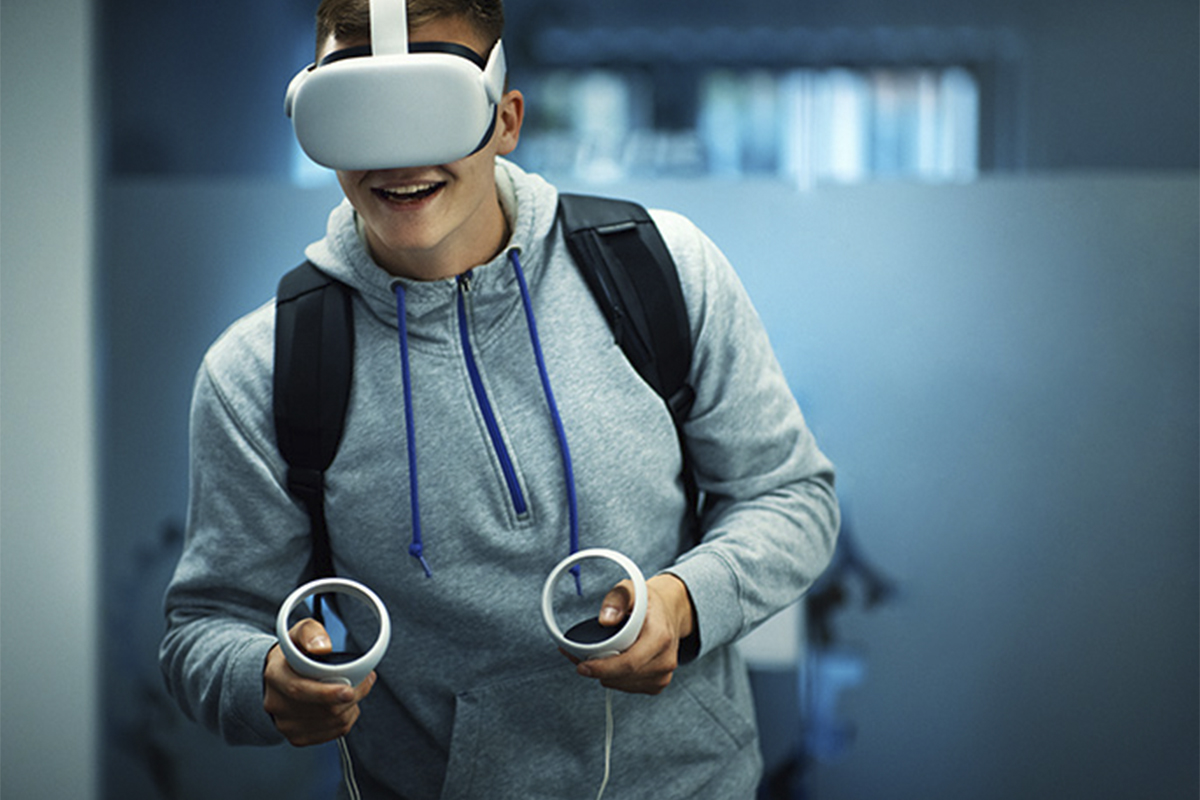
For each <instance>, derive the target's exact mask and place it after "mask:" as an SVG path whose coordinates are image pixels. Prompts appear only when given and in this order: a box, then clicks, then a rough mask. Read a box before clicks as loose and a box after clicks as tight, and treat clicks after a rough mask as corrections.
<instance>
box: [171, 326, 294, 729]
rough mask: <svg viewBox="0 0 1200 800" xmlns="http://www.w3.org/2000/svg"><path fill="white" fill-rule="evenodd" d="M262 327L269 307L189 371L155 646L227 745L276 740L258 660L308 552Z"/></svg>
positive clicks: (178, 691)
mask: <svg viewBox="0 0 1200 800" xmlns="http://www.w3.org/2000/svg"><path fill="white" fill-rule="evenodd" d="M273 325H274V317H273V315H272V314H271V313H270V308H269V307H266V308H264V309H260V311H259V312H256V314H254V315H251V316H250V317H248V318H247V319H246V320H243V321H242V322H240V323H237V324H235V326H234V327H233V328H231V329H230V331H229V332H227V333H226V334H225V335H224V336H222V338H221V339H220V340H218V342H217V343H216V344H214V346H213V348H212V349H210V351H209V353H208V354H207V355H206V357H205V359H204V362H203V364H202V366H201V368H200V371H199V373H198V375H197V378H196V383H195V388H194V394H193V399H192V410H191V418H190V449H191V470H190V480H191V493H190V499H189V506H188V522H187V533H186V538H185V541H184V550H183V554H182V556H181V558H180V561H179V564H178V567H177V568H176V571H175V575H174V577H173V578H172V580H171V583H170V585H169V586H168V588H167V593H166V599H165V611H166V617H167V631H166V634H165V636H164V638H163V642H162V645H161V647H160V650H159V662H160V666H161V668H162V671H163V676H164V678H165V680H166V684H167V688H168V690H169V691H170V693H171V695H172V696H173V697H174V698H175V700H176V701H177V702H178V703H179V705H180V707H181V708H182V709H183V711H184V713H186V714H187V715H188V716H189V717H190V718H191V719H193V720H196V721H198V722H201V723H203V724H204V725H205V727H207V728H209V729H210V730H212V731H214V732H216V733H218V734H219V735H220V736H221V737H222V738H223V739H225V741H227V742H229V743H230V744H264V745H266V744H275V743H278V742H281V741H283V738H282V736H281V735H280V734H279V733H278V731H276V729H275V726H274V724H273V722H272V721H271V719H270V717H269V715H268V714H267V713H266V712H265V711H264V710H263V707H262V703H263V667H264V665H265V660H266V656H267V653H268V651H269V650H270V649H271V647H272V646H273V645H274V644H275V636H274V633H273V631H274V622H275V615H276V613H277V610H278V606H279V604H280V603H281V602H282V601H283V599H284V598H285V597H286V596H287V594H288V593H289V592H290V591H291V590H292V589H293V588H294V587H295V586H296V584H297V581H298V579H299V578H300V576H301V575H302V574H303V570H304V569H305V568H306V566H307V560H308V550H307V538H306V537H307V520H306V518H305V517H304V514H303V512H302V511H301V510H300V509H299V507H298V506H296V505H295V504H294V503H293V502H292V501H291V499H290V497H289V496H288V495H287V491H286V488H285V487H284V486H283V485H282V483H281V476H282V474H283V467H282V462H281V459H280V458H279V456H278V453H277V452H274V445H273V444H271V442H272V441H273V440H272V439H271V431H272V428H271V427H270V416H269V415H270V391H269V382H270V374H271V372H270V366H271V364H270V361H269V360H267V361H266V362H265V364H264V359H270V358H272V357H273V356H272V355H271V348H272V345H271V342H272V341H273V339H271V336H272V334H271V332H270V331H271V330H272V329H273ZM256 334H257V335H256ZM264 336H265V337H266V341H265V342H264V341H263V337H264Z"/></svg>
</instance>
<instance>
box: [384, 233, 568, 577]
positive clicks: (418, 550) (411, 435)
mask: <svg viewBox="0 0 1200 800" xmlns="http://www.w3.org/2000/svg"><path fill="white" fill-rule="evenodd" d="M508 256H509V261H510V262H511V263H512V266H513V272H514V273H515V274H516V276H517V285H518V286H519V287H520V290H521V303H522V305H523V306H524V308H525V320H526V322H527V323H528V327H529V340H530V342H531V343H532V345H533V355H534V358H535V359H536V361H537V367H538V376H539V377H540V378H541V381H542V392H543V394H545V396H546V405H547V406H549V408H550V417H551V419H552V420H553V422H554V433H555V435H557V437H558V448H559V451H560V453H561V454H562V464H563V473H564V478H565V481H566V484H567V514H568V519H569V526H570V544H571V553H575V552H577V551H578V550H579V503H578V501H577V499H576V495H575V471H574V469H573V468H572V466H571V448H570V446H569V445H568V444H567V431H566V428H564V427H563V422H562V416H561V415H560V414H559V412H558V403H557V402H556V401H555V400H554V390H553V389H552V388H551V387H550V375H549V373H548V372H547V371H546V359H545V356H544V355H543V353H542V343H541V340H540V338H539V337H538V332H537V320H536V319H535V318H534V316H533V303H532V301H531V300H530V297H529V286H528V285H527V284H526V282H525V273H524V271H523V270H522V269H521V259H520V258H519V256H518V255H517V251H516V250H510V251H509V253H508ZM393 291H395V293H396V316H397V318H398V320H399V325H398V327H399V334H400V361H401V376H402V378H403V382H404V425H405V431H406V434H407V436H406V438H407V446H408V485H409V498H410V500H409V503H410V505H411V507H412V543H411V544H409V546H408V554H409V555H411V556H412V557H413V558H415V559H417V561H419V562H420V563H421V568H422V569H424V570H425V575H426V577H433V570H431V569H430V568H429V563H428V562H427V561H426V560H425V554H424V545H423V543H422V541H421V506H420V503H419V502H418V499H417V444H416V426H415V424H414V423H413V408H412V379H411V375H410V372H409V364H408V323H407V313H406V307H405V292H404V286H403V284H401V283H400V282H399V281H397V282H396V283H395V284H394V287H393ZM571 574H572V575H574V576H575V591H576V592H578V593H579V595H580V596H582V595H583V586H582V584H581V582H580V572H579V565H578V564H576V565H575V566H574V567H572V568H571Z"/></svg>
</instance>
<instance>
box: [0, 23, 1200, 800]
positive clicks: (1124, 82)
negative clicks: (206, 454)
mask: <svg viewBox="0 0 1200 800" xmlns="http://www.w3.org/2000/svg"><path fill="white" fill-rule="evenodd" d="M315 5H316V3H315V0H304V1H302V0H255V2H254V3H245V2H237V1H236V0H211V1H210V2H207V3H163V2H155V3H152V2H145V0H42V1H41V2H32V1H31V0H3V3H2V5H0V12H2V17H0V37H2V38H0V102H2V113H0V125H2V128H0V167H2V175H0V177H2V186H0V211H2V218H0V268H2V273H0V275H2V280H3V282H2V284H0V326H2V328H0V331H2V335H0V370H2V373H0V375H2V385H0V388H2V394H0V412H2V416H0V479H2V483H0V489H2V495H0V612H2V614H3V618H2V627H0V634H2V639H0V657H2V661H0V704H2V714H0V746H2V751H0V765H2V768H0V782H2V783H0V793H2V794H4V795H5V796H7V797H10V798H14V800H15V799H16V798H25V797H31V798H32V797H37V798H72V800H74V799H76V798H82V799H83V800H90V799H91V798H162V799H163V800H173V799H174V798H211V797H215V796H222V797H225V798H228V799H229V800H235V799H237V798H258V797H263V796H267V797H277V796H284V795H286V796H290V797H298V798H309V797H311V798H317V797H324V796H329V794H328V793H329V791H330V786H331V785H332V781H333V780H335V779H336V774H335V773H334V771H333V768H334V767H335V765H336V760H335V756H334V755H333V754H332V753H331V752H330V751H328V750H321V749H318V750H307V751H295V750H291V749H288V748H275V749H268V750H246V749H240V750H239V749H232V748H227V747H225V746H224V745H222V744H221V743H220V742H218V741H217V740H216V739H215V737H213V736H211V735H209V734H207V733H206V732H204V731H202V730H200V729H199V728H198V727H197V726H196V725H194V724H192V723H190V722H188V721H186V720H184V719H182V718H181V716H180V715H179V713H178V712H177V711H176V710H175V707H174V705H173V704H172V703H171V702H170V701H169V699H168V698H166V696H165V693H164V692H163V689H162V682H161V679H160V677H159V675H158V670H157V665H156V663H155V651H156V648H157V644H158V639H159V636H160V635H161V631H162V619H161V611H160V601H161V595H162V590H163V587H164V586H165V583H166V581H167V578H168V577H169V574H170V571H171V569H172V567H173V562H174V559H175V557H176V555H177V554H178V551H179V547H180V537H181V526H182V521H183V515H184V511H185V505H186V492H187V453H186V448H187V441H186V440H187V409H188V402H189V398H190V392H191V383H192V377H193V375H194V372H195V369H196V367H197V366H198V364H199V361H200V358H201V356H202V354H203V352H204V350H205V349H206V347H207V346H208V344H209V343H210V342H211V341H212V340H213V339H214V338H215V337H216V336H217V335H219V333H220V332H221V331H222V330H223V329H224V327H225V326H226V325H228V324H229V323H230V322H232V321H233V320H234V319H235V318H236V317H238V316H240V315H241V314H243V313H245V312H247V311H249V310H251V309H253V308H255V307H256V306H258V305H260V304H261V303H262V302H263V301H265V300H266V299H267V298H269V297H270V296H271V294H272V293H273V291H274V285H275V282H276V280H277V278H278V276H279V275H280V274H281V273H282V272H283V271H284V270H286V269H287V268H289V267H290V266H292V265H294V264H295V263H297V262H298V261H299V260H301V258H302V249H303V247H304V246H305V245H306V244H307V243H309V242H310V241H312V240H314V239H316V238H319V237H320V235H321V234H322V233H323V231H324V220H325V216H326V214H327V213H328V210H329V209H330V208H331V207H332V206H333V205H334V204H335V203H336V202H337V201H338V199H339V197H340V192H339V190H338V187H337V185H336V183H335V182H333V181H332V180H331V178H330V176H329V175H328V174H327V173H325V172H324V171H323V170H320V169H318V168H316V167H313V166H312V165H311V164H308V163H307V162H306V161H305V159H304V158H303V156H302V155H301V154H300V153H299V152H298V149H297V148H296V146H295V144H294V142H293V140H292V137H291V132H290V129H289V127H288V123H287V120H286V119H285V118H284V116H283V113H282V96H283V89H284V87H285V86H286V84H287V81H288V80H289V79H290V77H291V76H292V75H293V74H294V73H295V72H296V71H297V70H298V69H300V68H301V67H303V66H305V65H306V64H307V63H308V62H309V61H310V60H311V58H312V50H313V42H312V38H313V36H312V30H311V29H312V23H311V19H312V12H313V10H314V8H315ZM507 9H508V17H509V33H508V35H507V36H506V47H507V49H508V54H509V61H510V64H511V79H512V84H513V86H515V87H517V88H522V89H524V90H525V91H526V93H527V96H528V102H529V106H530V114H529V118H528V122H527V125H526V129H525V133H524V136H523V139H522V142H521V145H520V146H519V147H518V149H517V151H516V152H515V154H514V156H513V158H514V160H515V161H516V162H517V163H518V164H521V165H522V166H524V167H526V168H528V169H532V170H537V171H541V172H543V173H544V174H546V175H547V176H548V177H550V178H551V179H552V180H554V181H555V182H557V183H558V184H559V185H560V187H562V188H565V189H572V190H579V191H592V192H601V193H607V194H613V195H619V196H624V197H630V198H634V199H637V200H640V201H641V202H643V203H645V204H647V205H651V206H659V207H667V208H672V209H675V210H678V211H680V212H683V213H685V214H687V215H688V216H690V217H691V218H692V219H693V220H695V221H696V222H697V223H698V224H699V225H700V226H701V227H702V228H703V229H704V230H705V231H706V232H707V233H708V234H709V235H710V236H711V237H712V238H713V239H714V240H715V241H716V242H717V243H718V244H719V245H720V246H721V247H722V248H723V249H724V250H725V252H726V253H727V254H728V255H729V257H730V259H731V260H732V262H733V263H734V265H735V267H736V268H737V269H738V271H739V273H740V275H741V276H742V278H743V281H744V282H745V284H746V286H747V289H748V290H749V292H750V294H751V296H752V298H753V299H754V300H755V302H756V304H757V306H758V308H759V311H760V313H761V315H762V317H763V320H764V322H765V324H766V326H767V328H768V331H769V333H770V334H771V337H772V340H773V342H774V344H775V347H776V350H777V352H778V354H779V358H780V361H781V362H782V364H783V367H784V369H785V371H786V373H787V376H788V379H789V381H790V383H791V386H792V388H793V390H794V392H795V394H796V395H797V397H798V398H799V400H800V402H801V404H802V406H803V407H804V409H805V411H806V414H807V416H808V419H809V423H810V425H811V426H812V427H813V429H814V430H815V432H816V434H817V436H818V438H819V440H820V442H821V444H822V446H823V448H824V449H825V450H826V452H828V454H829V455H830V456H831V457H832V458H833V460H834V461H835V462H836V463H837V465H838V467H839V489H840V493H841V495H842V497H843V500H844V503H845V509H846V523H847V524H846V529H845V532H844V535H843V540H842V545H841V546H840V549H839V553H838V557H837V560H836V561H835V564H834V567H833V568H832V569H831V570H830V572H829V574H828V575H827V577H826V579H825V581H824V582H823V583H822V584H821V585H820V586H819V587H817V589H816V590H815V591H814V592H813V594H812V595H811V596H810V598H809V599H808V601H806V602H805V603H804V604H803V605H801V606H798V607H796V608H794V609H791V610H789V612H787V613H785V614H784V615H781V616H780V617H779V618H778V619H776V620H774V621H773V622H772V623H771V624H770V628H769V629H767V630H766V631H763V632H760V634H759V635H756V636H755V637H752V639H751V640H750V641H748V642H747V643H746V644H745V646H744V647H745V650H746V653H747V656H748V657H749V658H750V660H751V663H752V665H753V668H754V685H755V689H756V693H757V695H758V697H759V701H760V722H761V725H762V729H763V745H762V746H763V751H764V757H765V759H766V762H767V768H768V775H767V779H766V780H765V781H764V786H763V788H762V790H761V792H760V796H761V797H763V798H789V799H790V800H795V799H796V798H817V799H819V800H883V799H887V800H890V799H892V798H923V799H926V800H927V799H928V798H972V800H986V799H990V798H997V799H998V798H1008V797H1025V798H1089V800H1091V799H1093V798H1189V799H1190V798H1195V797H1197V794H1198V792H1200V777H1198V776H1200V730H1198V728H1200V696H1198V684H1200V592H1198V582H1200V581H1198V575H1200V474H1198V471H1200V470H1198V455H1200V433H1198V429H1200V403H1198V396H1200V368H1198V363H1200V344H1198V343H1200V322H1198V321H1200V313H1198V308H1200V182H1198V168H1200V163H1198V162H1200V158H1198V152H1200V131H1198V118H1200V110H1198V109H1200V10H1198V8H1197V5H1196V3H1195V2H1194V0H1146V2H1141V3H1136V4H1134V3H1121V2H1116V1H1115V0H1047V1H1046V2H1039V3H1033V2H1011V0H1010V2H999V1H998V0H959V2H948V1H947V0H909V2H900V3H898V2H883V0H836V1H831V0H823V1H818V0H814V1H813V2H806V3H797V2H788V0H743V2H741V3H737V4H734V5H730V4H725V3H714V2H701V3H697V2H681V1H680V0H658V2H655V3H653V4H649V3H644V2H633V1H632V0H607V1H606V2H603V3H587V4H585V3H580V2H577V0H538V2H534V0H508V3H507Z"/></svg>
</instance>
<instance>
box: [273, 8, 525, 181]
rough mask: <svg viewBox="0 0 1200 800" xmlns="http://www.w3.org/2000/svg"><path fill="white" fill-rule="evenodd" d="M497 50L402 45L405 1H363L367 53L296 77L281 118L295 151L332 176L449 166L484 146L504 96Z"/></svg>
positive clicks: (324, 62)
mask: <svg viewBox="0 0 1200 800" xmlns="http://www.w3.org/2000/svg"><path fill="white" fill-rule="evenodd" d="M504 77H505V61H504V48H503V46H502V44H501V43H500V42H496V45H495V47H493V48H492V52H491V55H490V56H489V57H488V59H487V61H486V62H485V61H484V60H483V57H482V56H480V55H479V54H477V53H475V52H474V51H473V50H470V49H469V48H467V47H464V46H462V45H458V44H451V43H444V42H418V43H414V44H413V45H412V46H411V47H410V46H409V41H408V10H407V8H406V4H405V0H371V45H370V47H354V48H349V49H347V50H338V51H336V52H333V53H330V54H329V55H327V56H325V57H324V58H323V59H321V61H320V63H318V64H310V65H309V66H308V67H306V68H305V69H303V70H301V71H300V73H299V74H297V75H296V77H294V78H292V82H291V83H290V84H289V85H288V89H287V99H286V100H285V102H284V110H285V112H286V113H287V115H288V116H289V117H291V119H292V127H293V128H294V130H295V132H296V138H297V140H299V142H300V147H301V148H302V149H303V150H304V152H305V153H306V154H307V155H308V157H309V158H311V159H312V160H313V161H315V162H317V163H318V164H320V165H322V166H325V167H329V168H331V169H336V170H368V169H392V168H400V167H424V166H435V165H438V164H448V163H450V162H451V161H457V160H458V159H460V158H464V157H466V156H469V155H471V154H473V153H475V152H476V151H478V150H480V149H481V148H482V147H483V146H484V145H486V144H487V143H488V141H489V140H490V139H491V136H492V131H493V129H494V128H495V121H496V112H497V108H498V104H499V102H500V99H501V98H502V97H503V96H504Z"/></svg>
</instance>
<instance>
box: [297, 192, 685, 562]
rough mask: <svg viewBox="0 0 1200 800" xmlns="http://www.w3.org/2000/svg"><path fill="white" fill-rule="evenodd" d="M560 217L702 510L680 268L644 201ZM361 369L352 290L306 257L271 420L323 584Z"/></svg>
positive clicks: (565, 209)
mask: <svg viewBox="0 0 1200 800" xmlns="http://www.w3.org/2000/svg"><path fill="white" fill-rule="evenodd" d="M558 215H559V223H560V224H561V225H562V226H563V232H564V235H565V238H566V242H567V248H568V250H569V251H570V252H571V255H572V257H573V258H574V259H575V262H576V264H577V265H578V266H579V269H580V271H581V272H582V274H583V277H584V280H585V282H586V283H587V285H588V287H589V288H590V289H591V292H592V295H593V296H594V297H595V299H596V302H597V304H598V305H599V306H600V309H601V311H602V312H603V313H604V317H605V319H606V320H607V321H608V324H609V326H610V328H611V329H612V332H613V337H614V338H615V340H616V342H617V344H618V345H619V346H620V347H621V350H622V351H623V352H624V354H625V357H626V358H628V359H629V361H630V363H631V364H632V365H633V367H634V368H635V369H636V370H637V372H638V374H639V375H640V376H641V377H642V379H643V380H645V381H646V383H647V384H649V385H650V386H651V387H652V388H653V389H654V391H655V392H656V393H657V394H658V395H659V397H661V398H662V399H663V402H664V403H665V404H666V406H667V408H668V409H669V411H670V414H671V419H672V421H673V422H674V424H675V430H676V434H677V435H678V438H679V445H680V451H681V453H682V454H683V467H684V469H683V476H684V486H685V489H686V492H687V498H688V509H689V513H692V514H695V513H696V512H697V507H698V501H699V492H698V490H697V488H696V482H695V478H694V476H693V475H692V471H691V469H690V463H689V461H688V456H687V448H686V446H685V440H684V438H683V428H682V425H683V422H684V420H685V419H686V418H687V415H688V412H689V411H690V409H691V406H692V402H693V400H694V398H695V392H694V391H693V389H692V387H691V386H689V385H688V383H687V375H688V372H689V370H690V367H691V361H692V343H691V336H690V333H689V326H688V317H687V309H686V307H685V306H684V302H683V292H682V290H681V289H680V285H679V275H678V272H677V271H676V268H675V262H674V261H673V260H672V259H671V254H670V252H669V251H668V250H667V247H666V244H665V243H664V242H663V240H662V236H661V234H660V233H659V231H658V228H657V227H656V226H655V225H654V222H653V220H651V219H650V215H649V214H648V213H646V210H645V209H644V208H643V207H642V206H640V205H637V204H636V203H630V202H627V201H623V200H613V199H609V198H601V197H592V196H586V195H569V194H563V195H559V207H558ZM353 363H354V322H353V318H352V310H351V291H350V289H349V287H347V286H346V285H345V284H343V283H341V282H339V281H337V280H334V279H333V278H330V277H329V276H328V275H326V274H325V273H323V272H321V271H320V270H318V269H317V268H316V267H315V266H314V265H313V264H311V263H310V262H308V261H305V262H304V263H303V264H301V265H300V266H298V267H296V268H294V269H293V270H291V271H290V272H288V273H287V274H286V275H284V276H283V278H282V279H281V280H280V282H279V289H278V293H277V295H276V311H275V372H274V416H275V435H276V441H277V443H278V446H279V450H280V453H281V454H282V455H283V458H284V460H285V461H286V463H287V465H288V471H287V488H288V491H289V492H290V493H291V494H292V496H293V497H295V498H296V499H297V500H299V501H300V502H301V503H302V504H303V506H304V507H305V509H306V511H307V512H308V516H309V520H310V524H311V529H312V540H313V562H312V568H313V571H314V573H315V575H316V577H327V576H332V575H333V574H334V573H333V555H332V552H331V550H330V546H329V535H328V531H327V528H326V524H325V501H324V485H325V479H324V473H325V470H326V469H328V467H329V465H330V464H331V463H333V458H334V456H335V455H336V454H337V449H338V445H339V444H340V442H341V437H342V427H343V422H344V417H345V414H346V407H347V404H348V402H349V396H350V383H351V376H352V370H353Z"/></svg>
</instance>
